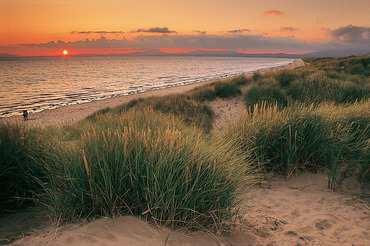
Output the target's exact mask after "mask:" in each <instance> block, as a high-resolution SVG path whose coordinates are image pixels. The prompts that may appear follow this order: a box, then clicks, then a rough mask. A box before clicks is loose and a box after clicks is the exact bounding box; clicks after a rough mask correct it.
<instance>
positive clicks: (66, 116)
mask: <svg viewBox="0 0 370 246" xmlns="http://www.w3.org/2000/svg"><path fill="white" fill-rule="evenodd" d="M302 65H303V61H302V60H300V59H298V60H296V61H295V62H294V63H293V64H291V65H289V66H288V67H289V68H294V67H299V66H302ZM247 76H251V75H247ZM213 82H215V80H211V81H206V82H201V83H194V84H189V85H182V86H175V87H170V88H166V89H161V90H153V91H147V92H144V93H139V94H133V95H128V96H120V97H113V98H109V99H104V100H97V101H93V102H88V103H83V104H76V105H71V106H65V107H60V108H56V109H52V110H45V111H41V112H38V113H31V114H30V115H29V121H27V122H24V123H25V124H26V125H29V126H48V125H63V124H68V123H72V122H76V121H79V120H82V119H84V118H86V117H87V116H89V115H91V114H93V113H94V112H96V111H99V110H101V109H104V108H107V107H111V108H112V107H115V106H118V105H121V104H124V103H127V102H129V101H131V100H134V99H139V98H148V97H160V96H166V95H170V94H176V93H184V92H187V91H190V90H192V89H194V88H197V87H199V86H203V85H205V84H209V83H213ZM0 122H9V123H15V122H17V123H22V122H23V117H22V116H14V117H3V118H0Z"/></svg>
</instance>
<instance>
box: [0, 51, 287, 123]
mask: <svg viewBox="0 0 370 246" xmlns="http://www.w3.org/2000/svg"><path fill="white" fill-rule="evenodd" d="M293 61H294V60H293V59H285V58H245V57H169V56H163V57H144V56H143V57H127V56H126V57H125V56H120V57H69V58H58V57H37V58H0V117H9V116H15V115H21V111H22V110H28V111H29V112H31V113H32V112H39V111H42V110H47V109H53V108H57V107H63V106H67V105H72V104H78V103H85V102H89V101H93V100H102V99H106V98H110V97H116V96H124V95H129V94H134V93H142V92H145V91H149V90H157V89H163V88H167V87H172V86H180V85H185V84H191V83H198V82H202V81H206V80H211V79H216V78H225V77H229V76H234V75H238V74H243V73H251V72H254V71H257V70H264V69H268V68H272V67H280V66H284V65H288V64H290V63H292V62H293Z"/></svg>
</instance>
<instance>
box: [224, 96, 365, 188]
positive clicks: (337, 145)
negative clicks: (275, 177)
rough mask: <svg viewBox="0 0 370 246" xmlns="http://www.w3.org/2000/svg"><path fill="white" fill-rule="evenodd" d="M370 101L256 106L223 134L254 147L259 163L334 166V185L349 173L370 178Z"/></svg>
mask: <svg viewBox="0 0 370 246" xmlns="http://www.w3.org/2000/svg"><path fill="white" fill-rule="evenodd" d="M369 108H370V101H366V102H358V103H355V104H348V105H335V104H334V103H326V104H319V105H317V106H315V105H314V104H312V105H310V106H306V105H304V104H301V105H292V106H290V107H286V108H284V109H282V110H281V109H278V107H277V105H275V106H268V105H265V104H262V105H261V106H259V105H258V104H256V105H255V107H254V110H253V113H251V112H246V113H245V114H244V115H243V116H242V117H240V119H239V120H237V121H235V122H231V123H230V124H229V125H228V126H227V128H226V129H225V131H224V133H223V137H224V138H225V139H228V140H229V141H234V144H233V145H234V146H239V148H240V149H241V150H245V151H252V152H253V160H254V162H255V165H259V166H262V167H264V168H265V169H266V170H268V171H275V172H278V173H282V174H284V175H286V176H288V177H289V176H290V175H291V174H292V173H293V172H295V171H298V170H312V171H318V170H321V169H327V170H328V178H329V184H328V186H329V187H330V188H336V187H337V186H339V185H340V184H341V182H342V181H343V180H344V179H345V178H346V177H348V176H353V175H358V177H359V179H360V181H361V182H362V183H363V182H366V181H367V180H368V179H369V178H370V175H369V174H370V173H369V172H370V163H369V160H370V158H369V157H370V156H369V143H370V117H369V114H368V109H369Z"/></svg>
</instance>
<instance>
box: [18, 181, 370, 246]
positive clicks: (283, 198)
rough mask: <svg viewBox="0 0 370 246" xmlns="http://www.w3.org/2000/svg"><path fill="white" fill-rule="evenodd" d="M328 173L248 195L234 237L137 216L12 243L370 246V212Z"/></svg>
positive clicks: (36, 233) (53, 228)
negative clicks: (331, 183)
mask: <svg viewBox="0 0 370 246" xmlns="http://www.w3.org/2000/svg"><path fill="white" fill-rule="evenodd" d="M326 187H327V183H326V176H325V175H324V174H299V175H296V176H293V177H292V178H291V179H290V180H289V181H286V180H285V179H284V178H282V177H276V178H271V179H269V180H267V181H266V182H265V183H264V184H263V185H262V187H260V188H257V189H256V190H255V191H253V192H252V193H250V194H248V195H247V196H246V197H245V200H246V201H245V204H244V209H245V215H244V216H242V217H241V218H240V219H239V220H238V221H239V222H238V224H237V225H236V227H235V228H234V229H233V231H232V233H231V235H224V236H219V235H218V236H216V235H212V234H207V233H206V232H199V231H198V232H183V231H181V230H176V231H174V230H172V229H169V228H158V227H155V226H154V225H150V224H148V223H147V222H144V221H141V220H139V219H138V218H136V217H133V216H124V217H116V218H111V219H108V218H102V219H98V220H95V221H93V222H90V223H83V224H78V225H76V224H70V225H66V226H62V227H59V228H58V227H56V226H55V225H54V226H49V227H47V228H43V229H40V230H36V231H33V232H31V236H28V237H25V238H23V239H20V240H18V241H16V242H14V243H13V244H12V245H29V246H36V245H37V246H38V245H40V246H41V245H69V246H74V245H76V246H77V245H87V246H94V245H108V246H113V245H114V246H115V245H189V246H196V245H343V246H344V245H363V246H366V245H370V237H369V236H370V235H369V233H370V223H369V221H370V210H369V207H368V205H367V204H366V203H365V202H363V201H360V200H358V199H356V198H354V197H351V196H349V195H346V194H341V193H338V192H333V191H332V190H330V189H327V188H326Z"/></svg>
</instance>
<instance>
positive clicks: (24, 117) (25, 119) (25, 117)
mask: <svg viewBox="0 0 370 246" xmlns="http://www.w3.org/2000/svg"><path fill="white" fill-rule="evenodd" d="M23 119H24V121H27V120H28V111H27V110H23Z"/></svg>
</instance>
